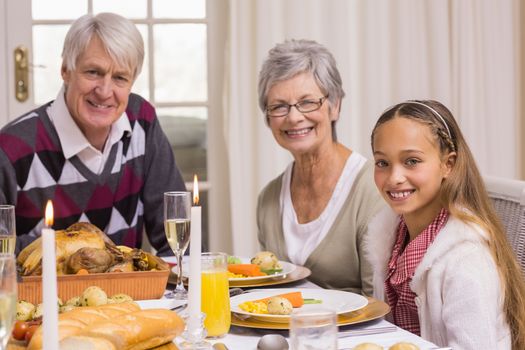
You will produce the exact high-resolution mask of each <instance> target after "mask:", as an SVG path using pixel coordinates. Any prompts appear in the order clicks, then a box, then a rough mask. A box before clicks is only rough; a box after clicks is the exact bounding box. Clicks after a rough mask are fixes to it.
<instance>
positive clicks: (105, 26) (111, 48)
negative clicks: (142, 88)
mask: <svg viewBox="0 0 525 350" xmlns="http://www.w3.org/2000/svg"><path fill="white" fill-rule="evenodd" d="M93 35H96V36H97V37H99V38H100V40H101V41H102V43H103V45H104V47H105V49H106V51H107V52H108V55H109V56H110V57H111V58H112V59H113V60H114V61H115V62H116V63H117V64H118V65H119V66H121V67H127V68H128V69H129V71H130V72H131V73H132V75H133V79H135V78H136V77H137V76H138V75H139V73H140V71H141V70H142V63H143V61H144V42H143V40H142V36H141V35H140V32H139V31H138V29H137V27H135V25H134V24H133V23H132V22H131V21H130V20H128V19H126V18H124V17H122V16H119V15H117V14H114V13H99V14H97V15H96V16H95V15H91V14H87V15H84V16H82V17H80V18H78V19H77V20H76V21H75V22H73V24H72V25H71V28H69V31H68V32H67V35H66V39H65V40H64V48H63V50H62V66H63V67H65V68H66V70H68V71H71V70H74V69H75V67H76V63H77V60H78V58H79V56H80V55H82V53H83V52H84V50H85V49H86V48H87V46H88V45H89V42H90V41H91V38H92V37H93Z"/></svg>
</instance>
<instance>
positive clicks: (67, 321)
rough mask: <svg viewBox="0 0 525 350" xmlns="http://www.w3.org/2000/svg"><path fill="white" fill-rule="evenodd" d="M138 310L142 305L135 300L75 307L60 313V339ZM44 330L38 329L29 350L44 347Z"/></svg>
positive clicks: (28, 347)
mask: <svg viewBox="0 0 525 350" xmlns="http://www.w3.org/2000/svg"><path fill="white" fill-rule="evenodd" d="M138 310H140V307H139V306H138V304H137V303H135V302H126V303H120V304H107V305H101V306H93V307H91V306H87V307H78V308H75V309H73V310H71V311H68V312H64V313H62V314H60V315H58V339H59V340H61V339H63V338H65V337H67V336H69V335H73V334H77V333H79V332H80V331H81V330H82V329H84V328H86V327H87V326H89V325H91V324H93V323H96V322H100V321H106V320H111V319H113V318H115V317H117V316H120V315H123V314H126V313H130V312H134V311H138ZM44 322H45V318H44ZM42 331H43V327H39V328H38V329H37V330H36V332H35V334H34V335H33V337H32V338H31V341H30V342H29V345H28V346H27V350H37V349H42Z"/></svg>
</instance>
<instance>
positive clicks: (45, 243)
mask: <svg viewBox="0 0 525 350" xmlns="http://www.w3.org/2000/svg"><path fill="white" fill-rule="evenodd" d="M45 222H46V226H51V225H53V205H52V204H51V201H48V202H47V205H46V219H45ZM42 298H43V309H44V310H43V322H42V327H43V331H44V332H43V333H44V337H43V349H44V350H57V349H58V296H57V270H56V255H55V230H53V229H52V228H48V227H46V228H44V229H42Z"/></svg>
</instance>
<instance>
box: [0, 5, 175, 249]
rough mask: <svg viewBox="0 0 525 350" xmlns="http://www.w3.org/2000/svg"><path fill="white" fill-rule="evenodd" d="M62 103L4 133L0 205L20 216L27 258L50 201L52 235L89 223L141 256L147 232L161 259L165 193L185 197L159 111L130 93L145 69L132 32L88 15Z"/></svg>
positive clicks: (74, 45) (75, 31)
mask: <svg viewBox="0 0 525 350" xmlns="http://www.w3.org/2000/svg"><path fill="white" fill-rule="evenodd" d="M62 59H63V61H62V79H63V81H64V85H63V88H62V89H61V90H60V91H59V93H58V95H57V97H56V99H55V100H54V101H52V102H49V103H47V104H45V105H43V106H41V107H39V108H37V109H35V110H33V111H31V112H29V113H27V114H26V115H24V116H22V117H20V118H18V119H16V120H14V121H13V122H11V123H10V124H8V125H7V126H5V127H4V128H3V129H2V130H1V132H0V203H10V204H14V205H15V206H16V226H17V227H16V228H17V244H16V250H17V251H19V250H21V249H22V248H23V247H24V246H26V245H27V244H28V243H29V242H31V241H32V240H34V239H35V238H36V237H38V235H39V234H40V229H41V227H42V226H43V224H44V223H43V218H42V216H43V209H44V206H45V203H46V201H47V200H48V199H52V200H53V204H54V208H55V225H54V227H55V228H58V229H60V228H65V227H67V226H69V225H71V224H73V223H74V222H77V221H90V222H91V223H93V224H95V225H96V226H98V227H99V228H101V229H102V230H104V231H105V232H106V233H107V234H108V235H109V237H110V238H111V239H112V240H113V241H114V242H115V243H116V244H125V245H128V246H131V247H140V246H141V243H142V232H143V229H144V228H145V229H146V232H147V235H148V238H149V241H150V243H151V244H152V245H153V246H154V247H155V248H156V249H157V250H158V252H159V254H161V255H162V254H170V253H171V250H170V248H169V246H168V242H167V240H166V237H165V235H164V226H163V216H162V210H159V208H161V207H162V203H163V193H164V192H165V191H169V190H184V189H185V186H184V182H183V180H182V178H181V176H180V173H179V170H178V169H177V167H176V165H175V160H174V158H173V153H172V150H171V147H170V144H169V142H168V140H167V138H166V136H165V135H164V133H163V132H162V130H161V128H160V126H159V122H158V120H157V118H156V115H155V109H154V108H153V107H152V106H151V104H149V103H148V102H147V101H145V100H144V99H143V98H141V97H140V96H137V95H135V94H132V93H131V87H132V86H133V83H134V81H135V79H136V78H137V76H138V74H139V73H140V70H141V67H142V62H143V59H144V44H143V41H142V37H141V35H140V33H139V31H138V30H137V28H136V27H135V25H133V23H132V22H130V21H129V20H127V19H125V18H123V17H121V16H118V15H115V14H111V13H100V14H98V15H96V16H93V15H85V16H82V17H80V18H79V19H77V20H76V21H75V22H74V23H73V24H72V26H71V28H70V29H69V31H68V33H67V36H66V39H65V42H64V48H63V52H62Z"/></svg>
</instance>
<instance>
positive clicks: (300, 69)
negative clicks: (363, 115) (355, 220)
mask: <svg viewBox="0 0 525 350" xmlns="http://www.w3.org/2000/svg"><path fill="white" fill-rule="evenodd" d="M301 73H312V75H313V76H314V79H315V81H316V83H317V85H318V86H319V88H320V89H321V91H322V92H323V93H324V94H325V95H328V102H329V104H330V106H331V108H333V107H334V106H337V104H338V103H339V110H337V113H339V112H340V109H341V103H340V102H341V100H342V99H343V97H344V96H345V92H344V90H343V82H342V80H341V75H340V74H339V70H338V69H337V64H336V62H335V58H334V56H332V54H331V53H330V51H328V50H327V49H326V47H324V46H323V45H321V44H319V43H317V42H315V41H313V40H305V39H300V40H294V39H292V40H286V41H285V42H283V43H280V44H277V45H275V46H274V48H272V49H271V50H270V51H269V52H268V57H267V58H266V60H265V61H264V62H263V65H262V68H261V71H260V72H259V84H258V90H259V107H260V108H261V110H262V111H263V113H265V114H266V108H267V107H268V105H267V103H268V91H270V89H271V87H272V86H273V85H274V84H275V83H278V82H281V81H284V80H288V79H291V78H293V77H295V76H296V75H298V74H301ZM266 121H268V117H266ZM335 123H336V120H334V121H332V139H333V140H334V141H337V133H336V130H335Z"/></svg>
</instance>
